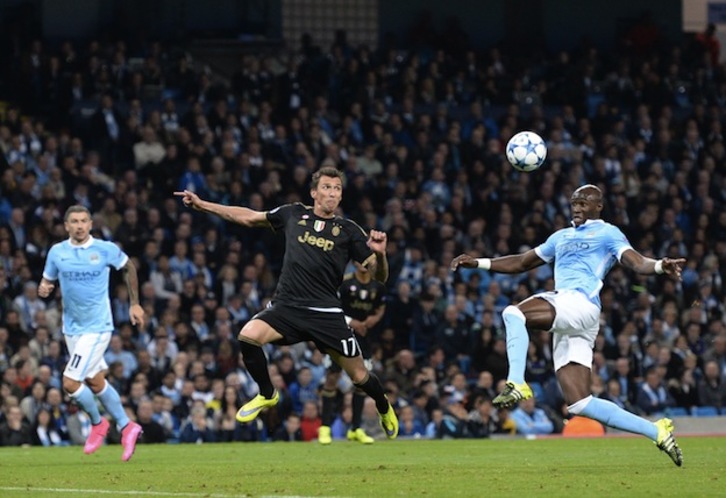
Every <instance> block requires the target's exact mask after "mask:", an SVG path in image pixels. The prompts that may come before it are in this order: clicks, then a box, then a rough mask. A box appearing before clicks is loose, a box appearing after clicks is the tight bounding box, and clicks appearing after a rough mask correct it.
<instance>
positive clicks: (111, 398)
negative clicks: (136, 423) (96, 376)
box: [97, 382, 129, 429]
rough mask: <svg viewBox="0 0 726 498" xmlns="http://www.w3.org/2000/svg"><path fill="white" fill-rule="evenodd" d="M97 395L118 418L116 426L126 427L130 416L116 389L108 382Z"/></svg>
mask: <svg viewBox="0 0 726 498" xmlns="http://www.w3.org/2000/svg"><path fill="white" fill-rule="evenodd" d="M97 396H98V399H100V400H101V403H103V407H104V408H105V409H106V411H107V412H108V413H110V414H111V416H112V417H113V418H114V420H116V426H117V427H118V428H119V429H123V428H124V427H126V424H128V423H129V417H128V416H127V415H126V410H124V405H122V404H121V398H120V397H119V395H118V393H117V392H116V389H114V388H113V386H112V385H111V384H109V383H108V382H106V387H104V388H103V390H102V391H101V392H100V393H98V394H97Z"/></svg>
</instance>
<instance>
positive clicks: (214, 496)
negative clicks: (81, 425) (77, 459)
mask: <svg viewBox="0 0 726 498" xmlns="http://www.w3.org/2000/svg"><path fill="white" fill-rule="evenodd" d="M0 491H26V492H28V493H37V492H43V493H73V494H90V495H117V496H118V495H125V496H172V497H189V498H198V497H203V498H207V497H208V498H243V497H245V496H249V495H228V494H223V493H175V492H172V491H136V490H127V491H124V490H115V491H111V490H109V489H75V488H38V487H35V486H25V487H23V486H0ZM260 498H312V497H307V496H298V495H290V496H287V495H265V496H262V497H260ZM317 498H325V497H317Z"/></svg>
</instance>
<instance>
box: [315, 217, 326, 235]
mask: <svg viewBox="0 0 726 498" xmlns="http://www.w3.org/2000/svg"><path fill="white" fill-rule="evenodd" d="M323 228H325V222H324V221H320V220H315V224H313V230H315V231H316V232H322V231H323Z"/></svg>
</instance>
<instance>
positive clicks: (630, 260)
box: [620, 249, 686, 280]
mask: <svg viewBox="0 0 726 498" xmlns="http://www.w3.org/2000/svg"><path fill="white" fill-rule="evenodd" d="M620 263H622V265H623V266H625V267H626V268H629V269H631V270H633V271H634V272H637V273H643V274H645V275H652V274H654V273H657V274H659V275H660V274H662V273H665V274H667V275H670V276H671V277H673V278H676V279H678V280H680V279H681V271H683V265H684V264H686V260H685V259H683V258H678V259H671V258H663V259H653V258H647V257H645V256H643V255H642V254H640V253H639V252H638V251H636V250H635V249H628V250H626V251H625V252H624V253H623V255H622V256H621V257H620Z"/></svg>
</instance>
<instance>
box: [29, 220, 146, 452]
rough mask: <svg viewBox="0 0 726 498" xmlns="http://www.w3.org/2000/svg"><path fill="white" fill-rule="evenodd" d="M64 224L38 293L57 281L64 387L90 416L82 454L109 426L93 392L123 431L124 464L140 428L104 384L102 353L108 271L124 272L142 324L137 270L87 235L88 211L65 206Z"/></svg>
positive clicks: (108, 325)
mask: <svg viewBox="0 0 726 498" xmlns="http://www.w3.org/2000/svg"><path fill="white" fill-rule="evenodd" d="M64 224H65V229H66V232H68V235H69V238H68V240H65V241H63V242H59V243H57V244H55V245H54V246H53V247H51V248H50V251H49V252H48V258H47V259H46V261H45V268H44V270H43V278H42V279H41V281H40V285H39V286H38V295H39V296H40V297H44V298H45V297H48V296H50V294H51V293H52V292H53V290H54V289H55V282H56V281H58V282H60V286H61V290H62V294H63V335H64V337H65V340H66V345H67V346H68V353H69V355H70V360H69V361H68V364H67V365H66V368H65V370H64V371H63V389H64V390H65V391H66V392H67V393H68V394H69V395H70V396H71V397H72V398H73V399H74V400H75V401H76V403H78V405H80V407H81V408H82V409H83V411H85V412H86V413H88V416H89V417H90V419H91V424H92V425H91V432H90V434H89V435H88V439H87V440H86V445H85V446H84V448H83V451H85V453H87V454H90V453H93V452H95V451H96V450H97V449H98V448H99V447H100V446H101V445H102V444H103V441H104V439H105V437H106V433H107V432H108V428H109V423H108V420H106V419H105V418H104V417H101V415H100V413H99V411H98V406H97V405H96V400H95V399H94V396H93V395H94V394H95V395H96V396H98V399H99V400H100V401H101V403H102V404H103V406H104V408H106V411H107V412H108V413H110V414H111V416H112V417H113V418H114V419H115V420H116V425H117V426H118V428H119V429H120V430H121V445H122V446H123V454H122V455H121V459H122V460H123V461H124V462H125V461H127V460H128V459H129V458H131V455H133V453H134V450H135V449H136V440H137V439H138V437H139V435H140V434H141V426H140V425H138V424H137V423H135V422H132V421H130V420H129V417H128V416H127V415H126V412H125V411H124V407H123V405H122V404H121V398H119V395H118V393H117V392H116V390H115V389H114V388H113V386H112V385H111V384H109V383H108V382H106V376H105V371H106V370H107V369H108V365H106V362H105V360H104V359H103V355H104V353H105V352H106V348H107V347H108V344H109V342H110V341H111V333H112V331H113V317H112V316H111V302H110V301H109V295H108V286H109V275H110V271H109V267H113V268H115V269H116V270H120V271H122V272H123V273H124V275H125V277H126V286H127V287H128V290H129V297H130V301H131V308H130V315H131V323H132V324H134V325H138V326H139V327H143V326H144V310H143V308H142V307H141V306H140V305H139V281H138V277H137V274H136V267H135V266H134V264H133V263H132V262H131V260H129V257H128V256H127V255H126V253H124V252H123V251H122V250H121V249H120V248H119V247H118V246H117V245H116V244H113V243H111V242H106V241H103V240H97V239H94V238H93V237H92V236H91V227H92V226H93V222H92V221H91V213H90V212H89V211H88V209H86V208H85V207H84V206H71V207H69V208H68V210H66V214H65V217H64ZM89 388H90V389H89Z"/></svg>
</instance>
